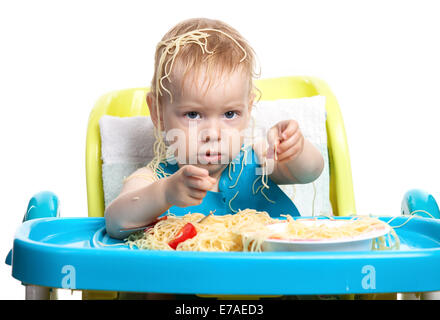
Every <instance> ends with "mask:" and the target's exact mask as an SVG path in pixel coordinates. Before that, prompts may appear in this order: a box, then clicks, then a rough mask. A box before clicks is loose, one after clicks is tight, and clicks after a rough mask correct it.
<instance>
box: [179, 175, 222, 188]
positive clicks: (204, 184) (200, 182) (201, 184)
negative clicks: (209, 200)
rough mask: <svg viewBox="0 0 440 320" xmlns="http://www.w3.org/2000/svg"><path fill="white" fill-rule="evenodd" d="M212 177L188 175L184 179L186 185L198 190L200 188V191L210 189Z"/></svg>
mask: <svg viewBox="0 0 440 320" xmlns="http://www.w3.org/2000/svg"><path fill="white" fill-rule="evenodd" d="M213 180H215V179H214V178H211V177H210V179H200V178H195V177H188V178H187V179H186V181H185V182H186V185H187V186H188V187H189V188H193V189H198V190H202V191H208V190H211V189H212V187H213V186H214V181H213Z"/></svg>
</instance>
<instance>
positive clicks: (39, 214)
mask: <svg viewBox="0 0 440 320" xmlns="http://www.w3.org/2000/svg"><path fill="white" fill-rule="evenodd" d="M256 85H257V87H258V88H259V89H260V90H261V92H262V97H261V100H262V101H264V100H278V99H292V98H301V97H311V96H315V95H321V96H325V97H326V106H325V107H326V112H327V120H326V129H327V137H328V152H329V168H330V201H331V205H332V210H333V214H334V215H335V216H341V217H343V216H349V215H354V214H356V208H355V200H354V191H353V182H352V174H351V165H350V157H349V153H348V146H347V139H346V134H345V129H344V124H343V119H342V115H341V111H340V109H339V106H338V102H337V100H336V98H335V96H334V95H333V93H332V92H331V90H330V88H329V87H328V85H327V84H326V83H325V82H324V81H322V80H320V79H317V78H314V77H304V76H295V77H294V76H292V77H282V78H275V79H263V80H258V81H257V82H256ZM147 92H148V88H135V89H126V90H118V91H114V92H110V93H108V94H105V95H103V96H102V97H101V98H100V99H99V100H98V101H97V103H96V105H95V107H94V108H93V110H92V111H91V113H90V117H89V121H88V128H87V141H86V182H87V204H88V216H89V217H90V218H96V220H93V219H92V220H88V221H92V222H93V223H94V225H95V224H96V225H97V226H100V227H102V217H103V215H104V209H105V205H104V192H103V182H102V168H101V167H102V159H101V139H100V130H99V120H100V118H101V117H102V116H104V115H112V116H118V117H132V116H148V115H149V110H148V107H147V105H146V99H145V98H146V93H147ZM422 193H423V192H421V191H411V192H410V193H408V194H407V195H405V198H404V201H403V203H402V208H405V209H402V210H409V211H414V210H415V209H419V210H424V209H425V208H427V206H429V208H430V210H431V212H433V209H432V208H434V205H433V203H432V200H433V199H432V197H431V198H429V197H428V198H429V199H428V198H427V197H426V195H425V194H422ZM421 194H422V195H421ZM415 198H416V199H418V200H417V201H415V200H414V199H415ZM57 201H58V200H57V197H56V196H55V195H53V194H51V193H40V194H37V195H36V196H35V197H34V198H33V199H32V200H31V202H32V205H31V203H30V204H29V207H28V211H27V214H26V216H25V219H24V220H25V221H27V220H29V221H28V222H29V224H26V223H25V224H26V228H24V229H25V230H24V231H22V230H20V231H19V232H18V234H17V237H16V241H15V242H14V254H13V255H12V256H14V257H15V258H14V259H17V261H19V262H20V259H23V260H25V259H24V256H25V253H24V252H25V251H26V250H25V249H26V248H27V247H26V245H25V244H23V245H22V243H25V242H26V241H25V240H26V238H27V237H30V235H31V233H30V230H32V228H36V227H37V226H38V224H35V225H33V224H31V223H30V222H31V221H35V220H31V219H36V218H43V217H57V216H58V202H57ZM428 202H429V204H428ZM434 202H435V200H434ZM435 205H436V204H435ZM437 210H438V207H437ZM439 216H440V215H439ZM439 216H436V218H438V217H439ZM90 218H89V219H90ZM49 219H56V218H49ZM86 219H87V218H86ZM427 220H430V221H429V222H426V223H431V224H435V226H434V227H433V228H438V230H440V224H437V221H435V220H434V219H427ZM431 220H432V221H431ZM38 222H39V221H38ZM43 222H44V221H43ZM71 222H72V221H71ZM78 223H79V222H78ZM424 223H425V222H424ZM71 224H72V226H73V227H77V226H76V222H75V221H73V222H72V223H71ZM40 226H41V224H40ZM436 230H437V229H436ZM35 232H36V231H35ZM39 232H42V231H39ZM433 237H434V236H433ZM41 239H46V238H44V237H43V236H41ZM422 248H424V247H423V246H422ZM15 250H16V252H15ZM431 253H432V256H431V257H430V262H433V261H436V262H437V261H438V262H439V263H440V249H439V251H432V252H431ZM164 254H166V253H164ZM393 254H394V253H393ZM393 254H390V253H387V254H385V253H384V254H383V255H374V256H373V255H372V256H371V257H370V256H368V257H367V258H368V259H369V260H365V264H368V263H370V264H374V263H377V264H378V265H379V266H382V265H383V264H384V263H385V262H383V261H384V259H385V260H386V259H392V258H393V257H395V256H394V255H393ZM202 255H203V256H204V258H207V259H209V258H210V257H211V256H210V255H209V254H207V255H206V254H204V253H203V254H201V255H200V256H202ZM134 256H135V254H133V259H134ZM136 256H139V255H137V254H136ZM162 256H164V255H162V254H161V253H160V254H159V255H158V256H157V257H154V259H159V260H160V259H161V258H160V257H162ZM188 256H189V255H188ZM226 256H227V259H230V261H233V260H234V259H235V258H236V257H237V256H236V255H230V254H225V257H226ZM191 257H192V256H191ZM194 257H195V256H194ZM301 257H302V259H304V261H303V263H306V262H308V263H313V264H312V268H316V267H317V266H318V265H319V264H320V263H322V262H326V263H328V262H329V261H332V260H333V256H332V257H331V259H330V255H326V254H320V255H317V256H313V255H310V254H308V253H305V254H303V255H302V256H301ZM268 258H270V259H275V260H274V261H275V264H277V265H278V267H277V268H284V266H285V265H288V263H289V256H288V255H287V253H286V254H284V253H279V254H277V255H268ZM278 258H279V259H280V261H279V262H277V261H278V260H276V259H278ZM351 258H353V261H352V260H350V259H351ZM367 258H365V257H363V256H360V255H354V256H353V257H351V256H349V255H341V259H342V260H341V262H340V263H341V265H340V267H337V268H336V267H335V268H336V269H334V270H339V269H341V270H342V269H343V268H345V267H347V268H348V267H350V268H352V269H350V270H357V269H356V268H358V266H359V265H360V264H359V263H361V262H363V261H364V260H362V259H367ZM413 258H414V261H416V260H417V259H419V260H420V257H419V256H417V257H416V256H414V257H413ZM60 259H61V258H60ZM215 259H217V258H215ZM347 259H349V260H347ZM419 260H417V261H419ZM13 261H14V264H15V262H16V260H13ZM155 261H156V260H155ZM157 261H158V260H157ZM386 261H388V260H386ZM420 261H421V260H420ZM7 263H9V264H11V263H12V261H11V253H10V255H9V256H8V258H7ZM24 263H25V262H23V264H24ZM155 263H156V262H155ZM220 263H223V262H221V261H220ZM17 264H18V265H19V266H17V267H16V269H17V270H14V268H13V276H14V277H16V278H17V279H19V280H21V281H23V282H24V283H25V284H29V285H36V286H31V287H34V290H37V292H38V290H40V289H38V288H43V289H41V290H42V292H43V293H44V294H43V296H45V297H48V291H47V290H48V288H47V287H49V286H51V285H50V284H52V283H53V282H51V281H49V280H47V281H46V282H44V281H43V280H41V281H36V280H35V279H36V276H35V274H31V275H29V274H27V272H28V270H25V268H24V267H23V266H22V265H21V264H19V263H18V262H17ZM225 265H227V264H225ZM14 267H15V266H14ZM302 267H305V264H304V265H302ZM384 268H385V269H386V270H389V268H391V266H388V265H386V266H385V267H384ZM431 269H432V268H429V270H428V271H426V276H427V277H428V276H430V277H431V278H432V277H433V274H435V272H434V270H431ZM93 270H95V268H94V269H93ZM95 271H96V272H99V270H95ZM316 271H317V272H318V270H316ZM106 272H109V271H106ZM341 272H347V271H341ZM360 272H361V271H360V270H359V274H360V275H361V273H360ZM437 273H438V272H437ZM390 274H392V273H390ZM438 274H440V273H438ZM47 277H49V275H48V276H47ZM434 278H435V279H433V280H432V281H433V284H432V285H428V284H426V285H425V286H421V287H420V289H422V290H421V291H429V290H431V291H432V290H438V289H440V278H439V276H436V277H434ZM327 280H328V281H329V286H331V285H334V287H335V289H334V290H336V291H335V292H332V291H331V289H328V290H329V291H326V292H313V291H310V290H312V289H310V290H309V289H306V288H308V286H306V287H304V288H303V289H301V290H302V291H301V292H299V294H317V293H323V294H329V293H330V294H331V293H336V294H343V293H344V292H345V291H344V289H341V288H340V287H339V284H336V282H335V281H333V280H329V279H327ZM327 280H326V281H327ZM32 281H36V282H35V283H32ZM108 281H112V279H111V277H110V278H109V280H108ZM316 281H322V279H321V280H319V279H318V280H316ZM391 282H393V280H391ZM394 282H395V281H394ZM46 283H47V284H46ZM246 283H247V284H248V285H249V286H251V285H250V283H251V282H246ZM244 285H246V284H244ZM309 285H310V287H313V286H314V284H313V283H310V284H309ZM315 285H316V286H318V287H319V285H320V284H319V282H316V283H315ZM44 286H46V287H44ZM54 287H60V286H54ZM108 287H110V286H107V285H104V284H103V285H102V286H101V287H97V286H95V287H90V288H85V287H84V288H79V289H82V290H84V291H83V298H84V299H116V298H117V296H118V293H117V291H114V290H108V289H107V288H108ZM182 288H183V289H182ZM394 288H395V289H396V291H394ZM408 288H409V287H408ZM417 288H418V289H419V287H417ZM345 289H346V293H347V294H351V293H369V292H370V291H371V292H372V293H377V292H401V291H405V290H402V289H405V287H404V288H402V286H397V287H392V286H391V284H387V285H386V286H384V287H383V288H381V290H383V291H377V290H370V291H368V290H363V289H362V288H361V287H360V284H359V286H357V287H356V288H355V289H353V288H349V286H348V284H347V287H346V288H345ZM413 289H414V288H412V287H411V288H409V290H412V291H414V290H413ZM179 290H185V289H184V285H180V287H179ZM225 290H226V289H225V288H221V289H220V292H219V293H220V294H223V293H224V292H225ZM308 290H309V291H308ZM326 290H327V289H326ZM356 290H357V291H356ZM121 291H124V290H121ZM133 291H135V290H133ZM278 291H279V289H276V288H269V289H268V290H267V294H269V295H274V294H275V295H276V294H279V292H278ZM341 291H343V292H341ZM250 292H251V294H254V292H256V289H255V288H253V289H252V290H251V289H250ZM232 294H235V292H233V293H232ZM294 294H296V293H294ZM257 295H259V293H258V294H257ZM37 296H38V294H37ZM248 297H249V296H248ZM393 297H394V296H393Z"/></svg>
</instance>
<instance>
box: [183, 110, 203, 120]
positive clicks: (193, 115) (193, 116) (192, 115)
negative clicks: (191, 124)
mask: <svg viewBox="0 0 440 320" xmlns="http://www.w3.org/2000/svg"><path fill="white" fill-rule="evenodd" d="M184 116H188V118H189V119H191V120H197V119H199V118H197V116H200V114H199V113H198V112H196V111H190V112H187V113H185V114H184Z"/></svg>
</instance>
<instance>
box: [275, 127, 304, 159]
mask: <svg viewBox="0 0 440 320" xmlns="http://www.w3.org/2000/svg"><path fill="white" fill-rule="evenodd" d="M300 138H301V134H300V133H299V132H297V133H295V134H294V135H293V136H291V137H290V138H288V139H287V140H284V141H283V142H281V143H280V144H279V145H278V146H277V153H278V154H281V153H283V152H284V151H286V150H289V149H290V148H292V147H293V146H294V145H295V144H296V143H298V141H299V139H300Z"/></svg>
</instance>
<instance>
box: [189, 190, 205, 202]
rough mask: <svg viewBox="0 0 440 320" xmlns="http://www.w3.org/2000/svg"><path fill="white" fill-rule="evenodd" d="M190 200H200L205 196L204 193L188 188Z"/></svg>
mask: <svg viewBox="0 0 440 320" xmlns="http://www.w3.org/2000/svg"><path fill="white" fill-rule="evenodd" d="M188 195H189V196H190V197H191V198H194V199H198V200H201V199H203V198H204V197H205V196H206V191H202V190H199V189H194V188H189V194H188Z"/></svg>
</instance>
